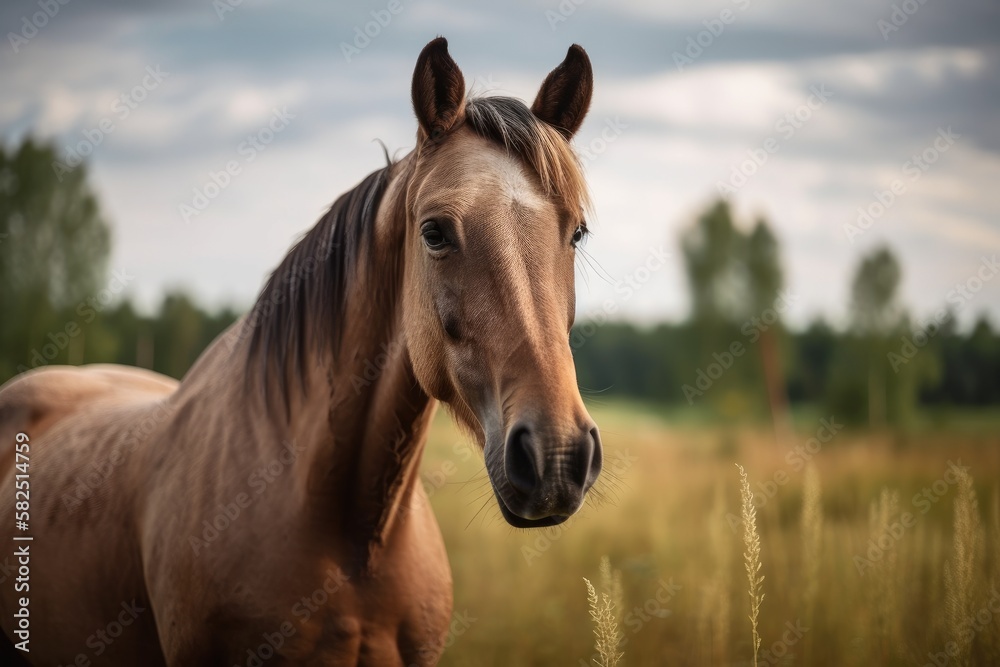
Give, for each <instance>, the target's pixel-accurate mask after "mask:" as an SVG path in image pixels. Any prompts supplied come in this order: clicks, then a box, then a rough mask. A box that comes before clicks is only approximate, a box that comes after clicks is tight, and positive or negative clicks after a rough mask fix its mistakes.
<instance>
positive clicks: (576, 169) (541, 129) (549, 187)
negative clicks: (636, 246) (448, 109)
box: [465, 95, 590, 210]
mask: <svg viewBox="0 0 1000 667" xmlns="http://www.w3.org/2000/svg"><path fill="white" fill-rule="evenodd" d="M465 117H466V122H467V123H468V124H469V126H470V127H471V128H472V129H473V130H474V131H475V132H476V133H477V134H478V135H479V136H481V137H484V138H486V139H490V140H491V141H495V142H496V143H498V144H500V145H501V146H503V147H504V148H506V149H507V150H508V151H509V152H511V153H513V154H515V155H517V156H518V157H520V158H521V159H522V160H524V161H525V162H526V163H527V165H528V166H529V167H531V168H532V169H533V170H534V171H535V173H536V174H538V177H539V179H540V180H541V183H542V187H543V188H544V190H545V194H547V195H551V196H556V197H559V198H560V199H562V200H563V201H564V202H565V203H566V204H567V205H569V206H571V207H579V208H580V209H582V210H586V209H588V208H589V207H590V197H589V195H588V191H587V182H586V180H585V179H584V177H583V169H582V168H581V166H580V160H579V159H578V158H577V155H576V153H575V152H574V151H573V147H572V146H571V145H570V143H569V142H568V141H566V139H565V138H563V136H562V135H561V134H560V133H559V132H558V131H557V130H556V129H555V128H553V127H552V126H550V125H548V124H547V123H545V122H544V121H542V120H540V119H539V118H538V117H537V116H536V115H535V114H534V113H532V111H531V109H529V108H528V107H527V106H525V104H524V102H522V101H521V100H518V99H515V98H513V97H503V96H500V95H491V96H488V97H475V98H472V99H469V100H468V101H466V103H465Z"/></svg>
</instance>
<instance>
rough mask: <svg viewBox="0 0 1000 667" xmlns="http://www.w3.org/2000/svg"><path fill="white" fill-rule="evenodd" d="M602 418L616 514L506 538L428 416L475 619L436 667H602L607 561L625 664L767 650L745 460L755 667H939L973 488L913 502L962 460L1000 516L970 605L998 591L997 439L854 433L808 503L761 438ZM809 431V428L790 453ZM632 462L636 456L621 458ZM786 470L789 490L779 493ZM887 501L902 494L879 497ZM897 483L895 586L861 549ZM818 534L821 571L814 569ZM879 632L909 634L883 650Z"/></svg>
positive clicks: (999, 631) (980, 641)
mask: <svg viewBox="0 0 1000 667" xmlns="http://www.w3.org/2000/svg"><path fill="white" fill-rule="evenodd" d="M593 414H594V417H595V419H596V420H597V421H598V423H599V424H601V427H602V439H603V441H604V443H605V445H606V467H607V469H608V470H609V471H613V472H614V473H615V475H616V477H617V478H618V481H617V482H616V483H615V485H614V486H609V485H607V484H608V482H610V481H611V479H610V477H608V478H607V479H606V480H605V481H604V482H603V484H605V485H606V486H605V487H604V490H605V494H606V495H607V496H608V501H607V502H605V503H603V504H601V505H599V506H597V505H593V504H589V505H588V506H587V507H585V508H584V509H583V510H582V511H581V512H580V514H579V515H578V516H577V517H574V518H573V519H572V520H570V522H568V524H565V525H564V526H560V527H558V528H555V529H548V530H540V531H523V530H515V529H511V528H510V527H509V526H507V524H506V523H505V522H504V521H503V520H502V518H501V517H500V516H499V514H498V510H497V509H496V500H495V499H494V498H493V496H492V491H491V490H490V487H489V485H488V482H487V480H486V478H485V475H484V473H483V470H482V461H481V458H480V457H479V456H478V455H477V456H467V455H466V453H465V450H464V449H463V448H461V447H458V448H456V447H455V445H456V444H457V443H460V442H464V437H463V436H461V435H459V434H458V432H457V431H456V430H455V429H453V427H452V426H451V425H450V424H449V423H448V422H447V420H446V419H444V418H442V419H440V420H438V421H437V422H436V423H435V427H434V434H433V438H432V441H431V442H430V443H429V447H428V451H427V454H426V456H425V461H424V470H425V471H427V473H428V474H429V475H431V476H434V475H433V474H434V473H440V472H441V471H442V470H452V466H454V470H453V472H450V473H448V474H447V475H446V479H445V480H444V484H442V485H439V486H437V487H436V488H434V489H433V490H434V493H433V495H432V497H431V502H432V504H433V505H434V508H435V511H436V513H437V515H438V519H439V522H440V524H441V528H442V531H443V533H444V537H445V542H446V545H447V548H448V555H449V558H450V561H451V566H452V571H453V575H454V579H455V609H456V610H459V611H464V610H468V612H469V613H470V614H471V615H472V616H474V617H475V618H477V619H478V620H477V621H476V622H475V623H474V624H473V625H472V626H471V627H470V628H469V629H468V630H467V631H466V632H465V633H464V634H462V635H461V636H460V637H457V638H456V639H455V641H454V643H453V644H452V645H451V646H449V648H448V649H447V650H446V652H445V654H444V657H443V659H442V662H441V664H442V665H443V666H445V667H449V666H451V667H454V666H458V665H461V666H470V667H471V666H475V667H494V666H495V667H501V666H502V667H508V666H509V665H519V666H522V665H523V666H526V667H534V666H538V667H542V666H549V665H573V666H577V667H579V666H582V665H587V664H591V663H590V656H591V655H592V654H593V653H594V638H595V635H594V633H593V632H592V631H591V624H590V621H589V615H588V611H589V608H588V604H589V603H588V601H587V600H585V599H584V596H582V595H580V588H579V586H580V577H581V576H583V575H589V573H591V572H593V571H594V569H595V567H594V565H595V563H597V562H598V560H599V559H600V557H601V556H602V555H603V554H608V555H609V556H610V557H611V562H613V563H614V564H615V566H616V567H617V568H619V569H620V570H621V578H620V586H621V590H622V597H623V600H624V602H623V603H618V604H615V605H614V607H613V611H612V616H614V615H615V614H617V615H618V617H619V621H618V628H619V631H620V632H621V634H622V635H624V639H625V643H624V645H622V646H621V648H619V651H618V652H619V653H624V657H623V658H621V661H620V663H619V667H625V666H634V667H639V666H642V665H672V666H673V665H713V666H714V665H729V664H743V665H747V664H749V663H750V656H751V653H752V652H753V650H754V647H753V644H752V642H753V641H754V637H753V636H752V634H751V633H749V632H744V631H743V628H745V627H746V623H747V617H746V612H745V609H746V607H745V606H744V605H745V604H746V603H745V602H743V601H744V600H746V599H747V582H748V580H747V578H746V572H745V564H744V563H742V562H741V561H740V559H739V558H738V557H737V554H741V553H742V552H743V551H744V550H745V547H744V546H743V543H742V540H741V537H742V529H743V526H741V525H740V517H741V510H740V509H739V508H740V495H739V493H738V490H739V489H738V487H737V485H736V483H734V481H735V480H734V476H733V474H732V473H733V462H734V461H737V460H738V461H740V463H742V464H743V465H744V466H745V470H746V472H747V475H748V481H749V483H750V487H751V492H752V493H753V494H754V496H755V499H756V502H757V508H756V523H757V533H758V537H759V541H760V550H761V554H762V555H763V557H762V558H761V567H760V570H759V574H760V575H761V576H766V580H765V581H766V584H767V599H766V601H767V604H766V605H763V607H761V609H760V613H759V616H758V618H757V626H758V627H757V634H758V636H759V637H761V638H763V641H762V643H761V646H760V652H759V655H758V661H759V663H760V664H761V665H763V664H768V663H770V664H783V665H815V666H817V667H824V666H827V665H829V666H834V665H836V666H837V667H843V666H850V665H858V666H862V665H863V666H865V667H869V666H870V665H889V666H894V665H924V664H926V663H928V662H931V660H930V658H929V657H928V655H929V654H932V655H933V654H939V653H941V652H942V651H944V650H945V647H946V646H947V644H948V642H949V641H951V637H952V636H953V631H952V630H951V629H950V628H949V622H948V613H949V612H947V604H948V603H947V602H946V599H947V595H946V590H945V570H946V563H947V562H949V561H955V562H956V563H957V561H956V560H955V554H956V546H955V539H956V535H955V532H956V531H955V530H954V527H955V521H956V515H955V504H956V501H957V500H958V499H959V495H960V490H959V487H958V485H955V484H944V483H943V482H942V483H940V484H938V489H939V490H940V489H941V486H942V485H943V486H945V487H946V488H945V489H944V490H943V491H942V493H941V494H936V495H934V500H933V501H932V502H927V504H926V512H923V511H922V510H921V509H920V508H921V507H923V506H922V505H921V506H919V507H918V506H917V505H915V504H914V497H915V496H917V495H919V494H921V493H922V492H923V491H924V490H925V489H932V488H934V487H935V483H936V482H939V481H940V480H941V479H942V478H943V476H944V475H945V473H946V472H947V470H948V463H947V462H948V461H949V460H952V461H957V460H959V459H960V460H961V461H962V463H963V465H967V466H969V467H970V472H971V473H972V474H973V475H974V477H975V480H974V488H975V491H976V492H977V495H978V497H979V498H980V499H983V498H990V501H991V502H990V503H989V504H987V503H986V502H981V505H982V509H986V508H987V507H989V511H987V512H985V515H987V516H988V518H989V520H985V521H983V522H982V524H981V526H980V528H981V530H982V531H985V541H984V544H988V545H990V546H989V548H988V549H983V551H984V552H985V555H984V557H983V558H982V560H981V561H979V563H980V564H979V565H978V566H977V568H978V570H977V569H976V568H973V576H972V578H971V581H972V590H973V591H976V592H978V593H979V594H980V598H979V599H978V601H977V600H975V599H974V600H972V601H971V603H972V604H973V605H978V606H976V607H975V609H976V610H977V611H978V610H981V607H982V605H983V599H982V595H983V594H985V593H986V592H987V591H989V590H990V585H991V583H992V581H1000V554H998V549H997V548H996V546H995V545H1000V525H998V524H1000V518H996V517H1000V509H997V510H994V509H993V507H994V505H995V504H996V503H997V500H996V498H997V495H995V493H994V491H993V485H994V484H995V482H996V480H998V479H1000V430H997V431H994V432H990V433H982V434H979V435H977V434H975V433H971V434H970V433H966V434H964V435H963V434H956V433H950V434H933V433H932V434H925V435H919V436H905V437H904V436H890V435H882V436H873V435H871V434H864V433H851V432H843V433H841V434H840V435H838V436H837V437H836V438H835V439H834V440H833V441H831V442H830V443H826V444H824V446H823V449H822V450H821V451H820V452H819V453H817V454H815V456H814V457H813V460H814V462H815V473H816V478H817V479H816V482H817V484H816V487H815V488H816V497H815V502H814V501H813V500H810V497H811V495H812V492H811V491H808V490H807V486H809V485H810V484H811V482H810V481H809V474H807V473H806V470H805V468H804V467H803V468H795V467H793V466H791V465H790V464H789V462H788V459H787V455H788V451H787V450H784V449H781V448H779V447H775V445H774V440H773V438H771V437H770V434H769V433H768V432H767V431H766V430H764V429H762V430H760V431H754V430H750V429H746V428H743V429H739V430H728V429H725V428H716V429H704V428H685V427H678V426H676V425H674V424H672V423H669V422H668V421H667V420H666V419H662V418H659V417H657V416H656V415H654V414H650V413H648V412H638V411H630V410H629V409H627V408H626V407H625V406H616V407H615V408H614V409H601V408H600V406H598V407H596V408H595V409H594V410H593ZM812 432H813V429H809V428H806V429H803V430H802V432H801V434H800V435H799V437H798V439H797V442H796V443H795V444H801V443H804V442H805V441H806V440H807V439H808V438H809V437H811V434H812ZM626 452H627V455H628V456H627V457H626V459H625V460H627V461H630V462H631V463H628V464H626V465H619V464H617V463H616V461H618V458H617V457H618V455H619V454H622V455H624V454H626ZM445 464H448V465H447V466H446V465H445ZM779 473H780V474H784V475H786V476H787V479H785V480H784V481H783V482H782V483H780V484H777V485H776V486H775V487H772V486H771V483H772V480H774V479H776V475H777V474H779ZM437 476H440V475H437ZM983 482H986V483H988V484H989V486H981V485H982V484H983ZM975 483H978V484H979V485H980V486H975ZM883 488H887V489H890V491H889V492H888V494H887V495H886V496H884V497H883V494H882V489H883ZM820 489H821V493H820ZM892 490H894V491H895V492H896V497H897V501H896V506H897V512H900V513H906V512H909V513H910V514H912V515H913V516H914V518H915V525H913V526H912V527H910V528H907V529H906V530H905V531H904V532H903V533H902V535H901V537H900V538H899V539H898V540H895V539H894V540H893V541H892V543H891V545H890V549H889V550H888V551H887V552H886V553H885V554H884V555H883V559H882V561H881V562H882V563H885V562H886V561H891V562H894V566H893V567H894V570H893V573H892V574H891V576H888V577H885V578H884V580H883V576H882V575H883V574H887V573H885V572H884V570H883V569H882V568H884V567H885V566H884V565H879V564H877V563H876V564H875V567H874V569H871V570H866V571H865V573H864V574H863V575H861V574H859V572H858V569H857V567H856V566H855V562H854V558H855V557H858V556H860V557H865V555H866V552H867V549H868V541H869V539H870V538H871V530H872V524H870V521H869V519H870V517H869V512H870V506H871V504H872V502H873V501H874V503H875V506H876V511H875V516H876V521H875V525H877V526H882V525H883V524H884V523H885V521H886V520H888V522H889V523H890V525H891V523H892V522H893V521H894V520H895V519H897V518H898V516H897V517H893V516H891V515H892V507H891V505H892V493H893V491H892ZM883 498H884V499H883ZM962 502H964V501H962ZM809 507H813V508H816V509H815V511H818V513H819V514H818V516H819V517H821V523H820V524H816V523H815V522H814V521H812V520H808V519H807V516H809V515H810V514H812V512H813V511H814V510H810V509H807V508H809ZM480 510H481V511H480ZM477 512H478V514H477ZM473 517H475V518H473ZM883 517H886V518H885V519H883ZM812 529H815V530H814V531H813V530H812ZM816 533H818V534H819V538H818V541H819V545H820V546H819V553H820V558H819V559H811V558H810V556H809V555H808V553H811V550H812V549H813V548H814V547H815V545H816V543H817V537H816ZM810 545H812V546H810ZM890 552H891V553H890ZM893 559H894V560H893ZM948 567H953V566H951V565H949V566H948ZM811 568H814V569H811ZM977 571H978V574H977V573H976V572H977ZM595 574H596V573H595ZM956 574H957V572H956ZM948 576H949V579H950V578H951V576H952V575H950V574H949V575H948ZM601 578H602V577H597V578H594V577H591V580H592V581H593V583H594V584H595V589H596V591H595V592H598V593H599V592H600V590H601V589H602V588H603V589H607V585H606V584H604V583H602V582H601ZM661 581H662V582H670V581H672V582H673V583H675V584H677V585H679V586H682V588H681V589H680V590H679V591H678V592H677V593H676V594H674V595H673V596H672V597H670V599H669V602H661V601H660V600H666V599H667V598H668V596H666V595H660V599H659V600H658V599H657V594H658V591H660V590H661ZM810 581H815V582H818V583H817V584H816V586H815V602H814V605H815V607H814V608H815V614H814V618H813V621H812V624H809V623H806V622H805V621H806V619H807V618H808V616H807V613H808V611H807V608H808V605H807V602H806V597H807V595H808V589H809V582H810ZM956 583H957V578H956ZM880 586H881V587H882V588H881V589H880V590H882V591H883V592H884V593H885V594H886V595H888V596H890V597H889V598H884V597H883V598H882V600H884V599H890V600H891V599H894V600H895V602H891V603H890V604H888V605H886V607H885V608H881V609H880V607H879V605H880V604H883V602H882V600H880V599H876V598H877V596H875V595H873V594H872V593H873V591H872V589H874V588H877V587H880ZM609 599H610V596H609ZM599 601H600V599H599ZM889 608H892V609H894V610H895V611H893V612H892V614H891V616H892V618H886V616H887V614H888V613H889V612H888V611H887V610H888V609H889ZM880 619H884V620H886V621H888V622H887V623H886V624H885V628H886V629H887V630H888V631H889V632H890V633H892V636H895V638H896V639H895V645H894V646H890V647H888V650H887V652H885V653H883V644H882V641H881V639H880V637H882V636H883V635H881V634H880V629H879V628H880V623H881V622H882V621H880ZM797 621H802V622H803V624H804V625H805V626H807V627H808V628H809V630H808V632H806V633H805V634H804V636H802V637H801V639H799V640H798V641H797V643H795V644H794V645H793V646H790V647H787V652H786V653H785V655H784V656H781V657H780V659H779V658H778V657H775V656H774V655H770V657H769V652H771V651H772V647H773V644H771V642H775V641H780V639H781V637H782V636H783V634H784V633H785V632H786V630H787V625H786V624H789V623H790V624H793V625H794V624H795V623H796V622H797ZM892 627H895V629H891V628H892ZM968 655H969V664H972V665H995V664H1000V661H998V656H1000V614H995V615H994V616H993V617H992V621H991V623H990V624H988V625H987V626H986V627H984V629H982V630H981V631H978V632H976V634H975V637H974V638H973V639H972V641H971V644H970V645H969V646H968ZM948 664H949V665H954V664H956V662H955V661H954V659H952V660H951V662H949V663H948Z"/></svg>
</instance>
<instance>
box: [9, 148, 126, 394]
mask: <svg viewBox="0 0 1000 667" xmlns="http://www.w3.org/2000/svg"><path fill="white" fill-rule="evenodd" d="M55 159H56V153H55V149H54V147H53V146H51V145H46V144H37V143H35V142H34V141H33V140H31V139H30V138H29V139H27V140H25V141H24V142H23V143H22V144H21V145H20V146H19V147H17V148H16V149H8V148H6V147H3V146H0V285H3V289H0V313H3V318H4V326H3V327H2V328H0V349H2V350H3V353H2V356H0V376H2V377H9V376H10V375H12V374H14V373H15V372H16V371H17V366H18V365H22V366H23V365H25V364H27V363H28V362H29V357H31V356H32V352H33V351H38V350H40V348H42V347H43V346H45V345H49V346H50V347H49V348H48V350H47V352H52V354H51V355H49V356H51V359H49V360H48V361H49V362H50V363H51V362H54V361H61V362H64V363H65V361H67V360H68V359H69V358H70V356H71V355H72V354H73V353H74V352H75V353H77V354H78V353H79V350H78V349H71V347H70V344H69V343H70V342H75V341H71V340H70V338H71V337H70V336H68V335H66V332H65V331H64V326H65V324H64V323H65V322H66V321H67V320H66V316H65V314H66V313H67V312H72V310H73V309H74V308H75V307H76V306H77V305H78V304H79V303H80V302H81V301H82V300H83V299H84V298H86V297H87V296H89V295H92V294H94V293H95V292H96V291H97V289H98V286H99V285H100V283H101V281H102V280H103V279H104V274H105V267H106V265H107V259H108V254H109V252H110V249H111V234H110V230H109V228H108V225H107V223H106V222H105V221H104V219H103V217H102V216H101V213H100V210H99V207H98V204H97V199H96V198H95V197H94V194H93V193H92V192H91V190H90V187H89V185H88V184H87V176H86V169H85V167H84V166H83V165H81V166H80V167H78V168H77V169H76V170H74V171H72V172H69V173H67V174H63V175H62V177H61V178H60V177H57V176H56V174H55V171H54V170H53V169H52V163H53V162H54V161H55ZM50 334H52V336H54V337H55V338H56V340H55V341H52V340H51V338H50V337H49V335H50ZM63 336H65V338H64V337H63ZM64 340H65V341H66V344H65V345H61V344H60V343H62V342H63V341H64ZM39 354H41V352H39Z"/></svg>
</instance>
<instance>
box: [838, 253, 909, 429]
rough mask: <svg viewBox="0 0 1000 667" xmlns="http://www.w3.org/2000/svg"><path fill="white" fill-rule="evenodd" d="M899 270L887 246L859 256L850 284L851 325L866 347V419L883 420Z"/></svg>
mask: <svg viewBox="0 0 1000 667" xmlns="http://www.w3.org/2000/svg"><path fill="white" fill-rule="evenodd" d="M901 277H902V270H901V269H900V266H899V262H898V261H897V260H896V257H895V255H893V254H892V252H891V251H890V250H889V248H888V247H882V248H878V249H876V250H874V251H873V252H872V253H871V254H869V255H868V256H866V257H863V258H862V260H861V264H860V265H859V266H858V270H857V273H856V274H855V275H854V281H853V282H852V284H851V324H852V327H853V329H854V331H855V333H857V335H858V336H859V338H860V340H861V341H862V344H863V345H864V346H865V347H866V348H867V350H868V355H867V356H868V420H869V424H870V425H871V426H873V427H881V426H884V425H885V423H886V355H887V348H888V341H889V337H890V336H891V335H892V334H893V333H895V332H897V331H899V330H900V329H901V325H902V323H903V321H904V313H903V309H902V307H901V306H900V304H899V302H898V300H897V291H898V289H899V282H900V279H901Z"/></svg>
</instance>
